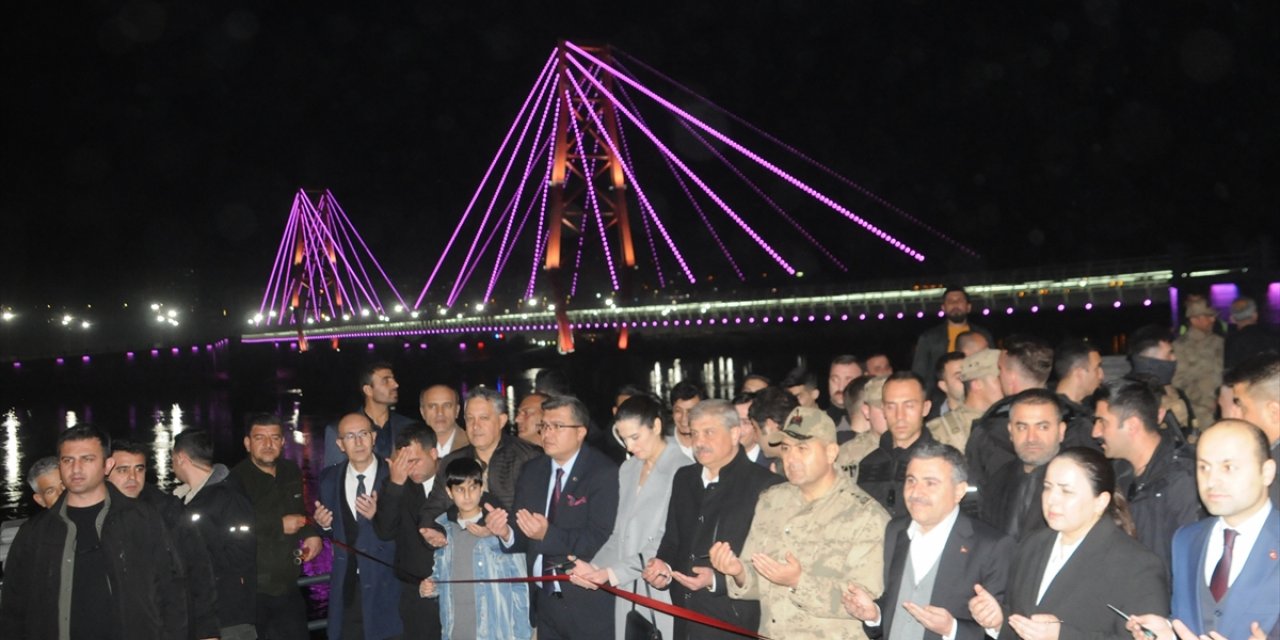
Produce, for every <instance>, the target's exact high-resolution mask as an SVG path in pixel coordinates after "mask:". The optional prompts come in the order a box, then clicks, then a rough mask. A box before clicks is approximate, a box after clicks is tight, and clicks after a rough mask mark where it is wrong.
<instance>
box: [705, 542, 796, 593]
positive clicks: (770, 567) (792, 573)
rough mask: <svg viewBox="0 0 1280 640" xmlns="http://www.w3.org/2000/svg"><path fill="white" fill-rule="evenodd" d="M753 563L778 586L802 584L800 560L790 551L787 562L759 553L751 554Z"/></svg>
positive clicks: (766, 578) (765, 576)
mask: <svg viewBox="0 0 1280 640" xmlns="http://www.w3.org/2000/svg"><path fill="white" fill-rule="evenodd" d="M751 565H752V566H754V567H755V568H756V573H758V574H760V575H762V576H764V579H765V580H768V581H769V582H772V583H774V584H776V585H778V586H782V587H790V588H792V589H794V588H796V586H798V585H799V584H800V570H801V567H800V561H799V560H797V559H796V557H795V556H794V555H792V553H791V552H790V551H788V552H787V561H786V562H778V561H777V560H774V559H773V558H771V557H769V556H768V555H765V554H763V553H757V554H755V555H753V556H751ZM721 573H724V572H723V571H722V572H721ZM739 584H741V583H739Z"/></svg>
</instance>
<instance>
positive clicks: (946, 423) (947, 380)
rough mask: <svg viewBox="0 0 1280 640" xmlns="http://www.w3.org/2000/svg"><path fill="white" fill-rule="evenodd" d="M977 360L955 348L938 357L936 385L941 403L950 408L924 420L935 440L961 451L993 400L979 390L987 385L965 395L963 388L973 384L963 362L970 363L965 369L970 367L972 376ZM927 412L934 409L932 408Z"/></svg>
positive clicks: (992, 359)
mask: <svg viewBox="0 0 1280 640" xmlns="http://www.w3.org/2000/svg"><path fill="white" fill-rule="evenodd" d="M989 359H990V360H991V361H992V362H991V364H992V367H991V368H992V369H994V364H995V362H994V358H989ZM976 360H977V359H976V358H973V359H971V358H970V357H966V356H965V355H964V354H962V353H960V352H958V351H952V352H950V353H948V354H946V355H944V356H942V358H941V359H939V361H938V388H939V389H941V390H942V391H943V393H942V394H941V395H942V396H943V400H942V402H943V404H945V405H947V406H949V407H950V408H949V409H948V410H947V411H945V412H943V413H942V414H941V415H939V416H938V417H935V418H933V419H931V420H929V421H928V422H926V423H925V426H926V427H928V428H929V432H930V433H931V434H932V435H933V439H934V440H937V441H938V442H941V443H943V444H949V445H951V446H953V447H955V448H957V449H961V450H963V449H964V446H965V444H966V443H968V442H969V433H970V431H971V430H972V429H973V421H974V420H975V419H977V418H978V417H980V416H981V415H982V413H983V412H984V411H986V410H987V407H990V406H991V404H992V403H994V401H991V402H988V399H989V394H984V393H982V391H983V390H984V389H989V388H990V386H989V385H988V386H987V387H984V388H983V389H979V390H978V391H977V392H975V393H973V394H967V391H966V388H967V387H970V386H972V385H971V384H970V381H968V380H965V377H964V376H965V373H964V372H965V370H966V366H965V363H966V362H969V363H970V366H968V367H967V369H968V370H969V375H974V372H976V371H978V369H979V367H978V366H977V365H976V364H973V363H974V362H976ZM980 384H981V383H980ZM996 389H997V390H998V389H999V386H996ZM968 395H972V396H973V399H972V400H970V399H969V398H968ZM997 399H998V398H997ZM953 403H954V404H953ZM929 413H935V412H934V411H932V410H931V411H930V412H929Z"/></svg>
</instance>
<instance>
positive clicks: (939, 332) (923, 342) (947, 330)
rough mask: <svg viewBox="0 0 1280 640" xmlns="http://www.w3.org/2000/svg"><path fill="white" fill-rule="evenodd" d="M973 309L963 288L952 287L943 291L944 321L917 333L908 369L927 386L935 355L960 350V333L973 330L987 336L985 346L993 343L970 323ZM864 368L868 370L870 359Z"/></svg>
mask: <svg viewBox="0 0 1280 640" xmlns="http://www.w3.org/2000/svg"><path fill="white" fill-rule="evenodd" d="M972 309H973V307H972V305H970V304H969V294H968V293H967V292H966V291H965V290H964V289H963V288H960V287H955V286H952V287H947V289H946V290H945V291H943V292H942V314H943V316H945V317H946V321H945V322H944V323H942V324H940V325H937V326H935V327H932V328H930V329H928V330H926V331H925V332H924V333H921V334H920V337H919V338H918V339H917V340H916V347H915V356H914V357H913V358H912V359H911V371H912V372H914V373H915V374H916V375H918V376H920V378H921V379H923V380H924V381H925V387H926V388H932V387H933V384H934V382H936V380H934V379H933V371H934V365H935V364H937V362H938V358H941V357H942V354H944V353H947V352H949V351H958V350H960V349H959V347H958V346H957V345H956V339H957V338H958V337H959V336H960V334H962V333H965V332H966V331H972V332H975V333H978V334H981V335H982V337H983V338H986V340H987V344H988V345H991V344H993V343H994V341H993V340H992V339H991V333H990V332H989V331H987V330H986V329H984V328H982V327H980V326H978V325H976V324H971V323H970V322H969V312H970V311H972ZM868 360H869V359H868ZM867 368H868V371H869V372H870V368H871V367H870V363H869V362H868V367H867ZM871 373H873V374H874V375H879V374H876V373H875V372H871Z"/></svg>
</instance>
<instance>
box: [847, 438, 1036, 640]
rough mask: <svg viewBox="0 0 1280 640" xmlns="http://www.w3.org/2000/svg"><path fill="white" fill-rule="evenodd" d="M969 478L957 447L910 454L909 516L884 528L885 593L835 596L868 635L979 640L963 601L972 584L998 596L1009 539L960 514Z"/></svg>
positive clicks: (854, 590)
mask: <svg viewBox="0 0 1280 640" xmlns="http://www.w3.org/2000/svg"><path fill="white" fill-rule="evenodd" d="M967 474H968V470H967V467H966V465H965V461H964V456H962V455H961V454H960V451H958V450H957V449H956V448H955V447H952V446H949V445H944V444H940V443H933V444H928V445H925V446H922V447H920V448H918V449H916V450H915V451H913V452H911V462H910V463H909V464H908V465H907V481H906V483H905V484H904V485H903V497H904V498H905V500H906V503H907V512H908V513H909V514H910V517H903V518H898V519H896V520H894V521H892V522H890V523H889V526H888V528H887V529H886V530H885V540H884V542H885V544H884V571H885V575H884V585H885V590H884V594H883V595H882V596H881V597H880V598H875V597H873V596H872V595H871V593H869V592H868V591H867V590H866V589H863V588H861V587H858V586H856V585H851V586H848V587H846V588H845V590H844V592H843V593H842V594H841V600H842V602H843V603H844V607H845V610H846V611H848V612H849V615H851V616H853V617H854V618H857V619H859V620H862V621H863V622H864V623H865V629H866V633H867V636H869V637H871V638H883V637H891V638H919V639H921V640H923V638H925V637H929V638H934V637H935V636H936V637H937V638H955V639H957V640H981V639H982V638H983V636H984V633H983V630H982V627H981V626H980V625H979V624H978V623H976V622H974V620H973V615H972V614H971V613H970V611H969V600H970V599H972V598H973V595H974V585H982V588H983V589H984V590H986V591H987V592H988V593H990V594H992V595H993V596H995V598H996V599H997V600H1000V599H1002V598H1003V597H1004V592H1005V585H1006V583H1007V582H1008V579H1009V558H1010V557H1011V556H1012V555H1013V540H1011V539H1010V538H1009V537H1007V536H1005V535H1004V534H1002V533H1000V532H999V531H996V530H995V529H992V528H991V527H989V526H987V525H986V524H984V523H982V522H980V521H978V520H973V519H971V518H969V517H968V516H966V515H964V514H962V513H961V512H960V501H961V500H963V499H964V496H965V494H966V493H967V491H968V483H966V482H965V478H966V476H967ZM931 634H932V635H931Z"/></svg>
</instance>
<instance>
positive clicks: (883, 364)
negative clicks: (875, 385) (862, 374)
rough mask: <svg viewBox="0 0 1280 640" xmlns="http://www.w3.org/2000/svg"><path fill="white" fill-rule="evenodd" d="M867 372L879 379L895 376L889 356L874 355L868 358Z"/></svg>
mask: <svg viewBox="0 0 1280 640" xmlns="http://www.w3.org/2000/svg"><path fill="white" fill-rule="evenodd" d="M866 371H867V373H869V374H871V375H873V376H875V377H877V378H887V377H889V376H891V375H893V363H892V362H890V361H889V356H887V355H885V354H883V353H873V354H871V355H869V356H867V362H866Z"/></svg>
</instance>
